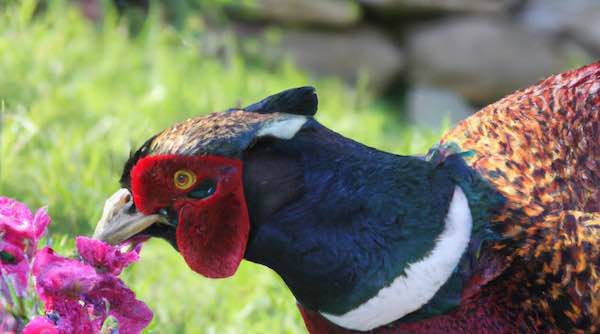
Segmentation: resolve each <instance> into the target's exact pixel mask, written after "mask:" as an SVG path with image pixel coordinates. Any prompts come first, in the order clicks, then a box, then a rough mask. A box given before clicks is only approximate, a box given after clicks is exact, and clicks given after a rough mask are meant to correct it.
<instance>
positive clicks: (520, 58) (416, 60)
mask: <svg viewBox="0 0 600 334" xmlns="http://www.w3.org/2000/svg"><path fill="white" fill-rule="evenodd" d="M408 52H409V65H408V68H409V69H410V70H411V71H410V77H411V79H412V80H414V81H416V82H419V83H427V84H430V85H434V86H438V87H444V88H447V89H450V90H452V91H454V92H456V93H458V94H461V95H462V96H464V97H466V98H467V99H468V100H470V101H471V102H474V103H478V104H480V103H486V102H492V101H494V100H496V99H497V98H500V97H502V96H504V95H506V94H508V93H510V92H512V91H514V90H516V89H518V88H524V87H526V86H529V85H531V84H533V83H535V82H537V81H538V80H540V79H543V78H545V77H547V76H549V75H551V74H554V73H558V72H561V71H563V70H565V69H568V67H569V66H568V65H569V61H570V59H571V57H572V56H573V54H572V53H571V49H570V48H566V47H564V46H563V45H560V44H556V43H555V41H554V40H553V39H551V38H550V37H549V36H548V34H544V33H539V32H533V31H530V30H526V29H523V28H522V27H520V26H517V25H514V24H511V23H509V22H506V21H503V20H501V19H491V18H478V17H471V18H458V19H450V20H444V21H441V22H438V23H437V24H435V25H429V26H424V27H422V28H420V29H417V30H416V31H415V32H414V34H412V35H410V38H409V50H408Z"/></svg>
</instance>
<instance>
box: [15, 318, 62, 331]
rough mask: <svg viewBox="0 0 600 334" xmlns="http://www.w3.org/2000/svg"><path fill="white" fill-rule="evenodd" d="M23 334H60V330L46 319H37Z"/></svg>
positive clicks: (31, 322) (32, 321) (26, 327)
mask: <svg viewBox="0 0 600 334" xmlns="http://www.w3.org/2000/svg"><path fill="white" fill-rule="evenodd" d="M21 334H58V328H57V327H56V325H54V324H53V323H51V322H50V321H48V319H46V318H45V317H35V318H33V320H31V321H30V322H29V323H28V324H27V326H25V328H24V329H23V332H21Z"/></svg>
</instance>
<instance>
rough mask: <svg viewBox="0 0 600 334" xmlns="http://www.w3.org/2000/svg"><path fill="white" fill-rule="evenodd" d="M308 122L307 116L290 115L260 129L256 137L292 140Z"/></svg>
mask: <svg viewBox="0 0 600 334" xmlns="http://www.w3.org/2000/svg"><path fill="white" fill-rule="evenodd" d="M286 116H287V115H286ZM307 120H308V119H307V118H306V117H305V116H297V115H290V116H287V117H285V118H281V119H277V120H275V121H273V122H271V123H269V124H267V125H265V127H263V128H262V129H260V130H259V131H258V133H257V134H256V136H257V137H263V136H273V137H276V138H279V139H292V138H293V137H294V136H295V135H296V133H298V131H299V130H300V128H301V127H302V125H304V123H306V121H307Z"/></svg>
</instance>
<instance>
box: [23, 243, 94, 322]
mask: <svg viewBox="0 0 600 334" xmlns="http://www.w3.org/2000/svg"><path fill="white" fill-rule="evenodd" d="M33 276H34V277H35V278H36V280H35V283H36V289H37V292H38V294H39V295H40V297H41V298H42V300H44V302H46V306H45V307H46V311H52V309H53V308H54V303H55V302H56V301H57V300H58V301H59V302H61V301H63V300H64V299H72V300H75V301H77V300H79V297H80V296H81V295H82V294H86V293H89V292H90V291H91V290H92V289H93V288H94V286H95V285H96V284H97V283H98V282H99V281H100V276H99V275H98V274H97V273H96V271H95V270H94V268H92V267H90V266H88V265H86V264H84V263H81V262H79V261H77V260H70V259H65V258H63V257H61V256H58V255H55V254H54V251H53V250H52V249H51V248H49V247H45V248H44V249H42V250H40V251H39V252H38V253H37V254H36V256H35V262H34V264H33Z"/></svg>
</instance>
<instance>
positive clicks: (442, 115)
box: [406, 85, 475, 130]
mask: <svg viewBox="0 0 600 334" xmlns="http://www.w3.org/2000/svg"><path fill="white" fill-rule="evenodd" d="M406 110H407V113H408V117H409V119H410V120H411V121H412V122H414V123H416V124H417V125H419V126H423V127H428V128H431V129H433V130H440V129H441V127H442V126H443V125H444V122H445V121H446V120H447V119H448V118H449V121H450V124H451V125H454V124H457V123H458V122H460V121H461V120H463V119H465V118H467V117H469V116H471V115H472V114H473V113H474V112H475V109H474V108H473V107H472V106H470V105H469V104H468V103H467V101H465V99H463V98H462V97H461V96H460V95H457V94H455V93H453V92H452V91H449V90H445V89H440V88H436V87H432V86H427V85H416V86H415V87H412V88H410V90H409V91H408V95H407V108H406Z"/></svg>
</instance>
